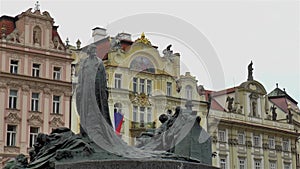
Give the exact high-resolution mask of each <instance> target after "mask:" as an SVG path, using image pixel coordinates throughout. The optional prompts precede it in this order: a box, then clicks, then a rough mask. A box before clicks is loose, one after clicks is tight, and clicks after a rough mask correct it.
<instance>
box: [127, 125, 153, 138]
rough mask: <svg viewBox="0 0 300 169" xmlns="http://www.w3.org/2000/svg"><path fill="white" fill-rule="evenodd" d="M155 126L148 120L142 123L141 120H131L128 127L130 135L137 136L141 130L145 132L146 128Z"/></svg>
mask: <svg viewBox="0 0 300 169" xmlns="http://www.w3.org/2000/svg"><path fill="white" fill-rule="evenodd" d="M154 128H155V122H148V123H143V122H141V123H140V122H135V121H132V122H131V127H130V129H129V130H130V133H131V136H132V137H138V136H140V134H141V133H142V132H145V131H146V130H149V129H154Z"/></svg>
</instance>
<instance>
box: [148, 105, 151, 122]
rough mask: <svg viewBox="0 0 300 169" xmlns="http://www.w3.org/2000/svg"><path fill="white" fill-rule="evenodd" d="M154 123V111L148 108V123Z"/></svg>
mask: <svg viewBox="0 0 300 169" xmlns="http://www.w3.org/2000/svg"><path fill="white" fill-rule="evenodd" d="M150 122H152V109H151V107H148V108H147V123H150Z"/></svg>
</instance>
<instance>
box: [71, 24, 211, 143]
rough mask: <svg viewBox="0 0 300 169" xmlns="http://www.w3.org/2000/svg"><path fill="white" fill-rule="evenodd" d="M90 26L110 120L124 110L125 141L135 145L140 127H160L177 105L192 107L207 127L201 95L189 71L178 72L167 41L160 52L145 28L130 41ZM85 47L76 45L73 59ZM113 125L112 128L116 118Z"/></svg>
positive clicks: (176, 56) (177, 61)
mask: <svg viewBox="0 0 300 169" xmlns="http://www.w3.org/2000/svg"><path fill="white" fill-rule="evenodd" d="M93 31H94V32H93V36H94V39H95V42H94V44H95V45H96V46H97V55H98V57H99V58H101V59H102V60H103V62H104V65H105V68H106V74H107V75H106V77H107V83H108V88H109V89H108V90H109V109H110V115H111V119H112V122H113V123H114V122H115V120H116V118H115V113H116V112H117V113H121V114H122V115H123V117H124V118H123V124H122V128H121V131H120V133H121V135H122V138H123V139H124V140H125V141H126V142H127V143H129V144H130V145H134V144H135V138H136V137H137V136H139V135H140V134H141V132H143V131H145V130H146V129H149V128H156V127H159V126H160V122H159V120H158V118H159V116H160V115H161V114H163V113H166V112H167V111H172V112H174V111H175V108H176V106H181V107H183V108H185V107H186V106H188V107H189V106H190V107H191V105H192V106H193V107H192V110H193V111H195V112H197V114H198V115H199V116H200V117H201V118H202V120H201V126H203V128H205V129H206V114H207V102H206V101H205V96H204V95H203V96H200V95H199V94H198V92H197V90H198V89H199V86H197V80H196V78H195V77H194V76H191V74H190V73H189V72H187V73H186V74H185V75H180V55H179V53H173V51H172V50H171V49H170V48H171V46H169V47H168V48H166V49H165V50H164V51H163V54H162V55H161V54H160V53H159V51H158V50H157V47H156V46H154V45H152V44H151V42H150V41H149V40H148V39H147V38H146V37H145V34H144V33H142V35H141V37H140V38H138V39H136V40H134V41H133V40H132V39H131V35H130V34H127V33H119V34H118V35H117V36H115V37H107V35H106V33H105V29H102V28H95V29H94V30H93ZM86 48H87V47H84V48H82V49H81V50H80V51H81V56H75V57H74V58H84V57H86V56H85V55H84V54H83V52H82V51H85V50H86ZM78 53H80V52H78V51H77V54H78ZM74 55H75V53H74ZM77 61H79V59H77ZM74 66H75V65H74ZM75 77H76V76H75ZM74 82H75V83H76V78H74ZM187 103H188V104H187ZM186 104H187V105H186ZM74 109H75V108H74ZM76 114H77V113H73V116H72V117H74V118H73V119H74V120H76V119H78V117H76ZM72 122H73V121H72ZM73 124H74V125H72V126H73V127H74V128H75V129H74V130H76V128H77V129H78V125H77V123H73ZM114 128H117V126H115V123H114Z"/></svg>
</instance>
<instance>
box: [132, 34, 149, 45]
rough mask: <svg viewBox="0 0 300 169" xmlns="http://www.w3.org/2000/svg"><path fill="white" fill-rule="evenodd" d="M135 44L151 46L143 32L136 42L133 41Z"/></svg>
mask: <svg viewBox="0 0 300 169" xmlns="http://www.w3.org/2000/svg"><path fill="white" fill-rule="evenodd" d="M135 42H136V43H137V42H139V43H143V44H145V45H150V46H151V42H150V41H149V40H148V39H147V38H146V36H145V34H144V32H143V33H142V34H141V37H140V38H138V39H137V40H135Z"/></svg>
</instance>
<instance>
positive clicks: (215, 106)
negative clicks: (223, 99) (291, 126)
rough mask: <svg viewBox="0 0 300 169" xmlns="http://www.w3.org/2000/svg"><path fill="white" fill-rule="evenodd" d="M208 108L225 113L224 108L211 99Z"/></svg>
mask: <svg viewBox="0 0 300 169" xmlns="http://www.w3.org/2000/svg"><path fill="white" fill-rule="evenodd" d="M210 108H211V109H213V110H219V111H225V108H224V107H222V106H221V105H220V104H219V103H218V102H217V101H216V100H215V99H211V105H210Z"/></svg>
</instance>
